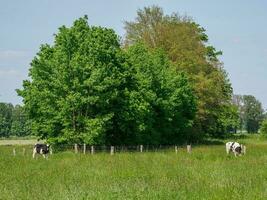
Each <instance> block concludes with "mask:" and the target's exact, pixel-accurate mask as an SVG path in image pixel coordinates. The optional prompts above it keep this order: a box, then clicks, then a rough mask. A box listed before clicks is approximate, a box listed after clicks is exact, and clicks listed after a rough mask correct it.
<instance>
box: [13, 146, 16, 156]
mask: <svg viewBox="0 0 267 200" xmlns="http://www.w3.org/2000/svg"><path fill="white" fill-rule="evenodd" d="M13 156H16V149H15V148H13Z"/></svg>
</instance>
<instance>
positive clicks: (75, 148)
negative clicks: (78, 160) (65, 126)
mask: <svg viewBox="0 0 267 200" xmlns="http://www.w3.org/2000/svg"><path fill="white" fill-rule="evenodd" d="M74 151H75V153H78V145H77V144H74Z"/></svg>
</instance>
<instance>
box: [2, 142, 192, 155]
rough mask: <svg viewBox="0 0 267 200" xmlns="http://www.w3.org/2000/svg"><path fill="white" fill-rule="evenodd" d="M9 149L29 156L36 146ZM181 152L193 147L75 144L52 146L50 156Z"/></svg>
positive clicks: (19, 146)
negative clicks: (60, 153) (57, 154)
mask: <svg viewBox="0 0 267 200" xmlns="http://www.w3.org/2000/svg"><path fill="white" fill-rule="evenodd" d="M5 146H7V147H8V149H9V152H10V154H12V155H13V156H17V155H22V156H25V155H29V154H32V153H33V148H34V145H23V146H21V145H5ZM180 150H184V151H187V152H188V153H191V152H192V146H191V145H179V146H178V145H119V146H111V145H87V144H73V145H66V144H64V145H51V146H50V147H49V154H55V153H59V152H66V151H68V152H72V153H74V154H97V153H108V154H111V155H114V154H117V153H135V152H140V153H144V152H170V151H171V152H175V153H177V152H178V151H180Z"/></svg>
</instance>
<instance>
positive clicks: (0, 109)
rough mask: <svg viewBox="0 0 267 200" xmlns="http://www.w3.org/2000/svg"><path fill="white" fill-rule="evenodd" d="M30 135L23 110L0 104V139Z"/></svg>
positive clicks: (18, 107) (17, 106)
mask: <svg viewBox="0 0 267 200" xmlns="http://www.w3.org/2000/svg"><path fill="white" fill-rule="evenodd" d="M30 134H31V131H30V120H29V119H28V118H27V114H26V112H25V110H24V108H23V107H22V106H20V105H16V106H13V105H12V104H11V103H0V137H9V136H27V135H30Z"/></svg>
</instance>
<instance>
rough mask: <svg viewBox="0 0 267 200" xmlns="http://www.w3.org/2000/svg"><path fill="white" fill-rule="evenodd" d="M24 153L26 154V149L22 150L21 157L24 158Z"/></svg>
mask: <svg viewBox="0 0 267 200" xmlns="http://www.w3.org/2000/svg"><path fill="white" fill-rule="evenodd" d="M25 152H26V149H25V148H23V149H22V155H23V156H25Z"/></svg>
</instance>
